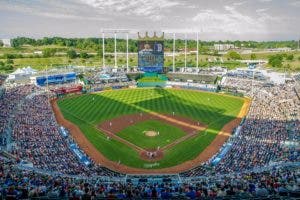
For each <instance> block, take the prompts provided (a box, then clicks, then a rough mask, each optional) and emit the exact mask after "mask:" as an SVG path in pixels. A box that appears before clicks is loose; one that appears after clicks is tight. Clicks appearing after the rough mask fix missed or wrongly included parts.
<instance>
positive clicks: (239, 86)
mask: <svg viewBox="0 0 300 200" xmlns="http://www.w3.org/2000/svg"><path fill="white" fill-rule="evenodd" d="M262 85H267V84H266V83H265V82H264V81H259V80H252V79H245V78H237V77H224V78H223V79H222V82H221V88H222V89H223V90H226V89H230V90H234V91H237V92H242V93H244V94H246V95H247V96H252V95H253V93H255V91H256V90H257V88H260V87H262Z"/></svg>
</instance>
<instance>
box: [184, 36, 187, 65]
mask: <svg viewBox="0 0 300 200" xmlns="http://www.w3.org/2000/svg"><path fill="white" fill-rule="evenodd" d="M184 40H185V42H184V68H185V69H186V48H187V35H186V33H185V34H184Z"/></svg>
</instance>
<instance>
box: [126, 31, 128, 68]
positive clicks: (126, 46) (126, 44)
mask: <svg viewBox="0 0 300 200" xmlns="http://www.w3.org/2000/svg"><path fill="white" fill-rule="evenodd" d="M126 67H127V72H129V63H128V33H127V34H126Z"/></svg>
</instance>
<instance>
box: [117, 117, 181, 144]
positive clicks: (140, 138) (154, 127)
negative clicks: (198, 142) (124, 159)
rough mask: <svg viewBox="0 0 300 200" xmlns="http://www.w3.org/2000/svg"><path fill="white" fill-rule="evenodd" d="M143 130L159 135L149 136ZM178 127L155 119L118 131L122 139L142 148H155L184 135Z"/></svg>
mask: <svg viewBox="0 0 300 200" xmlns="http://www.w3.org/2000/svg"><path fill="white" fill-rule="evenodd" d="M145 131H155V132H159V135H157V136H154V137H149V136H146V135H145ZM185 135H186V133H184V132H183V130H181V129H180V128H178V127H175V126H171V125H169V124H165V123H162V122H160V121H157V120H147V121H144V122H140V123H137V124H135V125H132V126H129V127H127V128H125V129H124V130H122V131H121V132H120V133H118V136H120V137H121V138H123V139H126V140H127V141H129V142H131V143H133V144H135V145H137V146H139V147H141V148H143V149H156V148H157V147H163V146H165V145H167V144H170V143H172V142H173V141H174V140H176V139H179V138H181V137H183V136H185Z"/></svg>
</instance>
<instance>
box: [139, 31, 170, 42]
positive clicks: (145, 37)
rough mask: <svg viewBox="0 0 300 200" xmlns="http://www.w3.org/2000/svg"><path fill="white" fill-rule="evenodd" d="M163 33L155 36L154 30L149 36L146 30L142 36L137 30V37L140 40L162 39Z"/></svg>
mask: <svg viewBox="0 0 300 200" xmlns="http://www.w3.org/2000/svg"><path fill="white" fill-rule="evenodd" d="M164 37H165V33H164V32H163V33H162V35H161V36H157V34H156V32H154V34H153V36H152V37H151V36H149V34H148V31H146V33H145V36H144V37H142V36H141V35H140V32H138V39H139V40H142V41H162V40H164Z"/></svg>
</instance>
